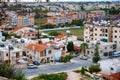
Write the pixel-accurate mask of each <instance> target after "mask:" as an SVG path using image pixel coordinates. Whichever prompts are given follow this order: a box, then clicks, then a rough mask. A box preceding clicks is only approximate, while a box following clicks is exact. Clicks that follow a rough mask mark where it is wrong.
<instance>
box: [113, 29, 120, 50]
mask: <svg viewBox="0 0 120 80" xmlns="http://www.w3.org/2000/svg"><path fill="white" fill-rule="evenodd" d="M112 32H113V35H112V40H113V42H114V43H116V44H117V50H120V28H119V27H113V31H112Z"/></svg>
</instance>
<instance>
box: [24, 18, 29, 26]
mask: <svg viewBox="0 0 120 80" xmlns="http://www.w3.org/2000/svg"><path fill="white" fill-rule="evenodd" d="M23 25H24V26H28V17H27V16H24V17H23Z"/></svg>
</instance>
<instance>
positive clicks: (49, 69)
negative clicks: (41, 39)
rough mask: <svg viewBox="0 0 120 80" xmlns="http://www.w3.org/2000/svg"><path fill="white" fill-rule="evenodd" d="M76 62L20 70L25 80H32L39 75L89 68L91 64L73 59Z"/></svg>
mask: <svg viewBox="0 0 120 80" xmlns="http://www.w3.org/2000/svg"><path fill="white" fill-rule="evenodd" d="M73 60H76V62H69V63H63V64H49V65H41V66H39V67H38V68H37V69H22V71H23V73H25V77H26V78H32V77H34V76H37V75H39V74H43V73H44V74H46V73H57V72H67V71H72V70H75V69H78V68H80V67H81V66H90V65H92V64H93V63H92V62H90V61H88V60H80V59H77V58H75V59H73Z"/></svg>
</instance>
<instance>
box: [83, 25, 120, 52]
mask: <svg viewBox="0 0 120 80" xmlns="http://www.w3.org/2000/svg"><path fill="white" fill-rule="evenodd" d="M96 40H97V41H103V42H113V43H115V44H116V45H117V50H120V27H118V26H115V25H107V26H105V25H101V24H99V25H95V24H85V28H84V41H85V42H90V41H96Z"/></svg>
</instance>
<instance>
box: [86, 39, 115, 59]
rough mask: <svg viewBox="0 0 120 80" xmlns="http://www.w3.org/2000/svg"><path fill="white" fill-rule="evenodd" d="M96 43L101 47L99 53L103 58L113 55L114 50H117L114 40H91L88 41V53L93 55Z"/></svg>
mask: <svg viewBox="0 0 120 80" xmlns="http://www.w3.org/2000/svg"><path fill="white" fill-rule="evenodd" d="M96 45H98V48H99V51H98V52H99V55H100V57H101V58H108V57H111V56H112V54H113V53H114V52H116V44H115V43H112V42H102V41H97V40H96V41H90V42H88V48H87V49H86V55H87V56H88V57H90V58H91V57H92V56H93V55H94V52H95V48H96Z"/></svg>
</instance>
